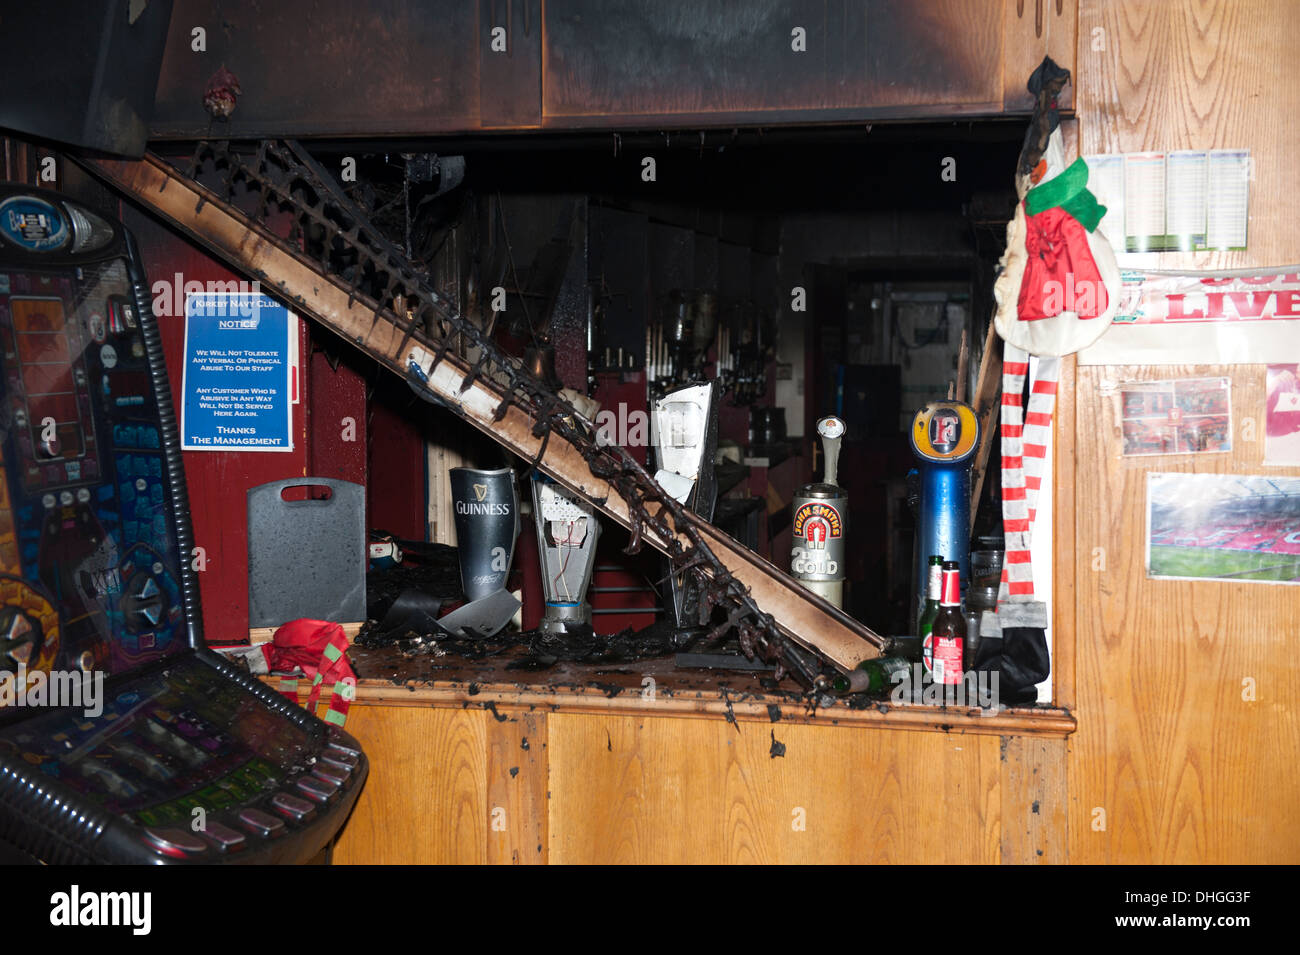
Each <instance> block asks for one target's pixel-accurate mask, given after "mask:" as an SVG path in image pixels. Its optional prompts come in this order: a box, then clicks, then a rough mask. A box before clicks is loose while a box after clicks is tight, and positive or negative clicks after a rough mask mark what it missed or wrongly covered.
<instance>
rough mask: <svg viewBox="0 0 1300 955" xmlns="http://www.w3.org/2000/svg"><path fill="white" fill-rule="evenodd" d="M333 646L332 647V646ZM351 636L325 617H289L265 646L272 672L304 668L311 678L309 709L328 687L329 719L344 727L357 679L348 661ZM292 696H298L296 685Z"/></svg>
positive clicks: (314, 705)
mask: <svg viewBox="0 0 1300 955" xmlns="http://www.w3.org/2000/svg"><path fill="white" fill-rule="evenodd" d="M331 648H332V649H331ZM347 650H348V638H347V635H346V634H345V633H344V632H343V627H342V626H340V625H339V624H337V623H330V622H328V621H325V620H308V619H306V618H304V619H301V620H290V621H289V622H288V623H286V624H284V626H282V627H280V628H279V629H278V630H276V631H275V636H274V637H272V638H271V642H270V643H265V644H263V645H262V654H263V656H265V657H266V665H267V668H268V669H269V670H270V671H271V672H272V673H274V672H276V671H277V670H278V671H281V672H283V671H293V670H302V672H303V673H304V674H305V675H306V677H307V679H309V680H311V681H312V688H311V694H310V695H309V696H308V697H307V712H309V713H315V712H316V704H317V701H318V700H319V699H320V695H321V691H322V690H323V689H326V688H329V689H331V690H333V691H334V692H332V693H331V695H330V703H329V711H328V712H327V713H326V715H325V719H326V721H327V722H331V723H335V724H337V725H339V726H342V725H343V723H344V721H345V720H346V719H347V715H348V708H349V706H351V703H352V696H353V694H354V693H355V690H356V685H357V679H356V673H355V672H354V671H353V669H352V664H351V663H350V662H349V661H348V656H347ZM286 695H292V697H293V698H294V700H295V701H296V699H297V687H296V685H295V686H294V687H293V690H292V694H286Z"/></svg>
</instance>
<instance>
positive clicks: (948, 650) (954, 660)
mask: <svg viewBox="0 0 1300 955" xmlns="http://www.w3.org/2000/svg"><path fill="white" fill-rule="evenodd" d="M965 644H966V618H965V617H964V616H962V612H961V569H960V568H959V567H958V565H957V563H956V562H954V561H945V562H944V565H943V594H942V596H941V598H940V600H939V612H938V614H936V615H935V618H934V626H933V627H932V628H931V630H930V633H929V635H928V636H927V637H925V638H924V640H923V641H922V643H921V648H922V649H921V656H922V660H923V662H924V664H925V670H926V672H927V673H929V674H930V675H931V677H932V678H933V680H934V682H935V683H942V684H947V685H953V684H957V683H960V682H961V679H962V659H961V658H962V651H963V649H964V648H965Z"/></svg>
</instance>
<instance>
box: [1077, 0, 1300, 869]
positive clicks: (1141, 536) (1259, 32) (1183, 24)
mask: <svg viewBox="0 0 1300 955" xmlns="http://www.w3.org/2000/svg"><path fill="white" fill-rule="evenodd" d="M1298 33H1300V6H1297V5H1296V4H1294V3H1289V2H1284V0H1241V2H1227V0H1218V2H1199V3H1193V2H1190V0H1178V2H1172V0H1171V2H1127V0H1126V2H1117V0H1082V2H1081V4H1080V22H1079V52H1078V67H1079V69H1078V72H1079V73H1080V83H1079V91H1078V99H1077V102H1078V108H1079V123H1080V142H1081V151H1082V152H1083V153H1085V154H1088V153H1096V152H1125V151H1138V150H1147V149H1152V150H1169V149H1209V148H1217V147H1230V146H1232V147H1249V148H1250V150H1251V155H1252V157H1253V158H1254V165H1255V177H1254V180H1253V181H1252V183H1251V190H1252V192H1251V221H1250V236H1249V248H1248V249H1247V250H1246V251H1245V252H1237V253H1226V252H1223V253H1193V254H1182V253H1161V254H1160V255H1158V256H1154V257H1151V259H1149V260H1145V261H1150V262H1152V263H1153V264H1154V263H1155V262H1158V264H1159V266H1160V267H1164V268H1231V267H1236V268H1241V267H1261V268H1262V267H1267V266H1275V265H1284V264H1289V263H1292V262H1295V261H1297V260H1300V241H1298V240H1297V238H1296V233H1295V230H1294V225H1293V223H1294V220H1295V218H1296V214H1297V212H1300V199H1298V198H1297V197H1298V195H1300V190H1297V189H1295V187H1294V180H1295V176H1296V172H1297V162H1296V159H1295V156H1296V155H1297V149H1300V126H1298V125H1297V124H1296V123H1294V122H1291V121H1290V120H1289V118H1288V117H1290V115H1291V114H1293V113H1294V112H1295V110H1296V107H1297V106H1300V87H1298V86H1297V84H1296V82H1295V79H1296V68H1295V66H1294V64H1295V62H1296V57H1297V53H1298V52H1300V44H1298V43H1297V40H1296V37H1297V35H1298ZM1295 357H1297V356H1292V360H1294V358H1295ZM1189 375H1196V376H1209V375H1229V376H1231V377H1232V379H1233V389H1232V408H1233V416H1234V426H1235V428H1236V434H1235V447H1234V450H1233V451H1232V452H1231V453H1230V454H1223V455H1203V456H1198V457H1195V458H1193V457H1188V456H1166V457H1158V458H1137V459H1125V458H1122V457H1120V436H1119V428H1118V423H1117V422H1118V416H1117V411H1116V407H1115V401H1116V400H1117V399H1116V398H1113V397H1111V396H1110V395H1109V394H1108V393H1107V392H1109V391H1110V390H1111V388H1112V386H1113V384H1114V383H1115V382H1118V381H1121V380H1124V379H1141V380H1151V379H1156V378H1175V377H1180V376H1181V377H1186V376H1189ZM1263 379H1264V370H1263V367H1262V366H1248V365H1237V366H1228V365H1222V366H1198V367H1177V366H1170V367H1162V368H1143V367H1129V368H1079V369H1077V378H1076V380H1077V387H1076V399H1075V405H1076V406H1075V409H1074V421H1073V423H1072V424H1071V423H1069V422H1067V421H1066V420H1065V419H1064V418H1063V419H1062V420H1061V422H1060V425H1059V427H1060V429H1061V430H1060V431H1058V434H1061V435H1062V436H1063V442H1064V443H1065V444H1067V445H1068V446H1069V450H1070V452H1072V454H1073V457H1074V461H1075V469H1076V470H1075V473H1074V474H1073V475H1072V476H1070V485H1069V486H1068V487H1064V488H1058V492H1057V504H1058V507H1060V506H1061V505H1062V502H1063V501H1072V503H1073V513H1074V522H1073V527H1072V528H1070V529H1069V530H1067V532H1066V534H1067V536H1070V535H1072V537H1073V546H1072V551H1073V553H1072V554H1070V553H1065V554H1062V553H1061V551H1060V550H1058V560H1068V561H1071V562H1072V568H1073V573H1074V587H1075V599H1076V602H1077V606H1076V608H1075V613H1074V626H1075V631H1076V638H1075V644H1074V664H1073V666H1074V671H1075V680H1074V693H1073V699H1072V700H1071V699H1070V698H1068V697H1067V698H1062V699H1060V700H1059V702H1061V703H1063V704H1065V705H1067V706H1068V705H1070V704H1071V703H1073V704H1074V705H1073V712H1074V714H1075V716H1076V717H1077V718H1078V721H1079V731H1078V733H1077V734H1076V735H1075V736H1074V737H1072V738H1071V739H1070V741H1069V744H1068V750H1069V759H1068V764H1067V765H1068V774H1069V791H1070V805H1069V812H1068V827H1069V841H1070V853H1069V858H1070V861H1071V862H1098V863H1100V862H1106V863H1169V862H1192V863H1213V862H1222V863H1231V862H1251V863H1261V862H1290V863H1295V862H1297V861H1300V769H1297V765H1296V762H1295V759H1294V756H1295V753H1296V752H1297V750H1298V749H1300V717H1298V715H1297V705H1296V702H1295V687H1296V685H1297V682H1298V678H1300V662H1298V661H1297V659H1296V657H1295V655H1294V654H1293V653H1290V652H1289V651H1288V649H1287V643H1288V640H1289V638H1290V637H1291V635H1292V634H1293V632H1294V630H1295V626H1296V623H1297V620H1300V594H1298V593H1297V589H1296V588H1294V587H1286V586H1269V585H1264V584H1249V583H1227V582H1224V583H1219V582H1190V581H1169V580H1148V579H1147V578H1146V574H1145V569H1144V567H1145V565H1144V557H1145V543H1146V541H1145V507H1146V475H1147V473H1148V472H1150V471H1180V472H1196V473H1233V474H1248V473H1261V472H1264V469H1263V467H1262V464H1261V459H1262V451H1263V448H1262V443H1261V441H1260V440H1258V439H1257V440H1255V441H1246V440H1244V437H1245V436H1244V434H1243V429H1242V423H1243V420H1244V419H1245V418H1247V417H1253V418H1254V419H1255V428H1256V432H1257V433H1258V434H1262V430H1263V429H1262V420H1261V419H1262V415H1263V408H1264V403H1263V402H1264V392H1263ZM1061 457H1068V455H1066V454H1065V453H1064V451H1063V453H1062V455H1061ZM1060 459H1061V458H1060V457H1058V461H1060ZM1266 473H1271V474H1296V473H1300V471H1297V469H1268V471H1267V472H1266ZM1061 615H1062V614H1061V612H1059V611H1058V619H1059V618H1060V616H1061ZM1247 678H1251V679H1253V680H1254V681H1255V685H1256V687H1257V691H1256V692H1257V698H1256V699H1255V700H1254V701H1248V700H1245V699H1243V696H1242V690H1243V681H1244V680H1246V679H1247Z"/></svg>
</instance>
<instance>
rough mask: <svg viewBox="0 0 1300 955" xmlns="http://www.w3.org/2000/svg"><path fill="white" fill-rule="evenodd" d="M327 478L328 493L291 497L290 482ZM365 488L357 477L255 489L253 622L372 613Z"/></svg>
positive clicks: (251, 498) (251, 516)
mask: <svg viewBox="0 0 1300 955" xmlns="http://www.w3.org/2000/svg"><path fill="white" fill-rule="evenodd" d="M315 485H323V486H325V487H328V488H329V489H330V492H331V493H330V497H329V499H328V500H305V501H286V500H284V499H283V498H282V497H281V492H282V491H283V490H284V489H285V488H289V487H299V486H315ZM365 494H366V491H365V488H364V487H362V486H361V485H360V484H353V483H352V482H351V481H336V480H333V479H330V478H312V477H302V478H288V479H286V480H283V481H271V482H270V483H268V484H260V485H258V486H257V487H255V488H252V489H251V490H249V492H248V626H249V628H250V629H252V628H257V627H278V626H280V625H281V624H283V623H287V622H288V621H290V620H297V619H299V618H300V617H308V618H311V619H313V620H329V621H333V622H335V623H356V622H359V621H364V620H365V619H366V497H365Z"/></svg>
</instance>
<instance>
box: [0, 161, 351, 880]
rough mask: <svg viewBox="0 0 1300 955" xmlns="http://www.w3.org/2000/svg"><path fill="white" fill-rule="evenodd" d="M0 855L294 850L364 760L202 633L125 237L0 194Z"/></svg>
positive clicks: (156, 375)
mask: <svg viewBox="0 0 1300 955" xmlns="http://www.w3.org/2000/svg"><path fill="white" fill-rule="evenodd" d="M0 457H3V464H4V467H3V480H2V481H0V849H3V850H4V851H5V854H7V855H8V856H9V857H11V858H13V857H17V858H19V859H22V860H29V861H39V862H46V863H84V862H108V863H112V862H122V863H182V864H184V863H219V862H258V863H261V862H303V861H306V860H308V859H311V858H313V857H315V856H316V855H317V854H318V853H319V852H320V851H321V849H323V848H324V847H325V846H326V845H328V844H329V842H330V841H331V840H332V839H333V837H334V835H335V834H336V833H337V831H338V829H339V828H340V827H341V826H342V824H343V822H344V821H345V819H346V818H347V814H348V812H349V811H350V810H351V807H352V805H353V804H354V803H355V801H356V798H357V795H358V794H359V792H360V790H361V787H362V785H363V783H364V781H365V778H366V774H367V770H368V764H367V762H366V758H365V755H364V754H363V753H362V751H361V748H360V746H358V745H357V743H356V742H355V741H354V740H353V739H352V737H350V736H349V735H348V734H347V733H345V732H343V731H342V730H341V729H339V728H338V727H336V726H333V725H329V724H326V723H324V722H322V721H320V720H318V719H316V718H315V717H314V716H312V715H310V714H308V713H306V712H305V711H304V710H302V709H301V708H299V707H297V706H295V705H294V704H293V703H292V702H290V701H289V700H287V699H285V698H284V697H282V696H280V695H279V694H277V693H275V692H273V691H271V690H270V689H268V688H267V687H266V686H264V685H263V684H261V683H260V682H259V681H257V680H256V679H254V678H253V677H252V676H250V675H249V674H247V673H245V672H243V671H241V670H239V669H238V668H236V667H234V666H232V665H231V664H229V663H228V662H227V661H226V660H225V659H223V658H222V657H220V656H219V655H218V654H215V653H213V652H212V651H210V650H208V649H207V648H206V646H205V644H204V640H203V633H202V618H201V614H200V609H199V587H198V581H197V579H196V575H195V571H194V570H193V569H192V568H191V564H190V558H189V555H190V554H191V552H192V549H193V539H192V535H191V530H190V526H189V509H188V503H187V498H186V490H185V477H184V473H183V471H182V465H181V452H180V443H179V440H178V431H177V426H176V416H175V412H174V410H173V407H172V399H171V391H170V390H169V386H168V383H167V371H166V368H165V366H164V363H163V354H162V345H161V339H160V337H159V332H158V328H157V326H156V324H155V322H154V317H153V315H152V311H151V306H150V298H149V285H148V283H147V281H146V278H145V274H144V270H143V267H142V266H141V263H140V258H139V253H138V250H137V249H136V246H135V241H134V239H133V238H132V237H131V235H130V234H129V233H128V232H127V231H126V230H125V228H124V227H123V226H122V225H121V224H120V223H119V222H116V221H110V220H109V219H107V218H105V217H103V216H101V215H98V214H96V213H95V212H92V211H91V210H89V209H87V208H84V207H82V206H80V205H78V204H77V203H75V202H73V201H70V200H68V199H66V198H64V197H63V196H61V195H59V194H57V193H52V192H46V191H43V190H36V189H31V188H25V187H20V186H13V185H0Z"/></svg>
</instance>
